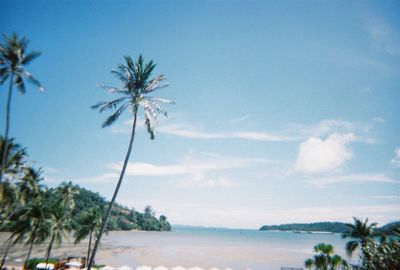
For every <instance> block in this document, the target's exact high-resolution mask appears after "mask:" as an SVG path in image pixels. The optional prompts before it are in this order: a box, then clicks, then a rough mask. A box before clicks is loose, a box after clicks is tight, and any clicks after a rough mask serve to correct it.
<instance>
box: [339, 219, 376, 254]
mask: <svg viewBox="0 0 400 270" xmlns="http://www.w3.org/2000/svg"><path fill="white" fill-rule="evenodd" d="M346 226H347V227H348V228H349V229H348V230H347V231H345V232H344V233H343V235H342V237H343V238H351V239H353V240H350V241H349V242H347V243H346V252H347V253H348V255H352V254H353V252H354V251H355V250H356V249H357V248H358V246H359V244H361V248H364V247H366V246H367V245H368V243H369V242H373V238H374V237H376V236H378V233H377V232H376V226H377V223H371V224H368V218H366V219H365V220H364V221H363V220H362V219H359V218H356V217H354V224H351V223H349V224H346Z"/></svg>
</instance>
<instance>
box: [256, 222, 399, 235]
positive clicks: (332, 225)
mask: <svg viewBox="0 0 400 270" xmlns="http://www.w3.org/2000/svg"><path fill="white" fill-rule="evenodd" d="M396 225H397V226H400V221H397V222H393V223H389V224H387V225H385V226H382V227H381V228H377V229H376V232H377V233H380V232H382V233H385V234H386V235H393V234H394V233H395V228H396ZM260 230H261V231H270V230H276V231H303V232H332V233H344V232H346V231H348V230H349V224H346V223H343V222H315V223H291V224H282V225H264V226H262V227H261V228H260Z"/></svg>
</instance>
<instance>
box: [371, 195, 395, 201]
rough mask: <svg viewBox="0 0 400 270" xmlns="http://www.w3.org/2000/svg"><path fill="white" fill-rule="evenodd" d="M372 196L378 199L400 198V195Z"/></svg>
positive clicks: (391, 199)
mask: <svg viewBox="0 0 400 270" xmlns="http://www.w3.org/2000/svg"><path fill="white" fill-rule="evenodd" d="M372 198H374V199H379V200H389V201H398V200H400V195H377V196H372Z"/></svg>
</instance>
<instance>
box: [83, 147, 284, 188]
mask: <svg viewBox="0 0 400 270" xmlns="http://www.w3.org/2000/svg"><path fill="white" fill-rule="evenodd" d="M268 163H279V161H274V160H269V159H260V158H236V157H227V156H221V155H216V154H212V153H202V154H200V155H198V156H194V155H193V154H191V155H188V156H186V157H185V158H183V159H182V160H181V161H179V162H177V163H175V164H169V165H159V164H152V163H144V162H129V163H128V166H127V168H126V171H125V175H126V176H155V177H162V176H181V178H180V179H178V180H177V182H176V186H177V187H229V186H231V185H232V182H231V181H230V180H228V179H227V178H226V177H223V176H212V175H211V173H213V172H222V171H224V170H233V169H240V168H247V167H251V166H256V165H259V164H268ZM106 167H107V169H109V170H111V171H109V172H107V173H104V174H102V175H99V176H92V177H84V178H80V179H77V181H78V182H90V183H106V182H115V181H116V179H117V178H118V176H119V172H120V170H121V168H122V162H115V163H110V164H107V165H106Z"/></svg>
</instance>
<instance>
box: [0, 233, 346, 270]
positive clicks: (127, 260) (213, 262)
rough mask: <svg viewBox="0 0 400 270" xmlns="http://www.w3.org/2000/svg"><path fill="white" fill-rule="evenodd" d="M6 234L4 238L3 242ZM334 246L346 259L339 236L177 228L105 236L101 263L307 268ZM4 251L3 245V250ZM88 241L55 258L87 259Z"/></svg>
mask: <svg viewBox="0 0 400 270" xmlns="http://www.w3.org/2000/svg"><path fill="white" fill-rule="evenodd" d="M5 237H6V234H5V233H2V234H1V240H2V241H3V242H4V239H5ZM320 242H324V243H330V244H332V245H333V246H334V247H335V252H336V253H338V254H339V255H341V256H345V252H344V245H345V242H346V241H345V240H343V239H341V237H340V235H339V234H296V233H293V232H271V231H257V230H239V229H212V228H189V227H187V228H184V227H178V228H174V229H173V231H172V232H145V231H113V232H110V233H109V234H108V235H106V236H105V237H104V240H102V244H101V247H100V249H99V251H98V254H97V258H96V263H98V264H107V265H112V266H114V267H119V266H122V265H127V266H130V267H134V268H135V267H138V266H141V265H147V266H150V267H157V266H161V265H162V266H165V267H168V268H172V267H175V266H183V267H186V268H189V267H194V266H198V267H201V268H204V269H209V268H213V267H217V268H220V269H225V268H232V269H234V270H235V269H247V268H250V269H253V270H261V269H267V270H274V269H280V267H282V266H287V267H303V262H304V260H305V259H306V258H309V257H311V256H312V255H313V252H312V250H313V246H314V245H316V244H318V243H320ZM3 248H4V247H3ZM45 248H46V247H45V246H44V245H43V246H40V247H35V248H34V250H33V254H32V257H38V256H43V255H44V253H45ZM26 250H27V248H26V247H24V246H22V245H17V246H16V247H15V248H13V249H12V250H11V252H10V258H14V259H15V258H20V259H24V256H25V255H26ZM86 252H87V242H86V241H83V242H81V243H80V244H78V245H74V244H73V240H72V239H69V240H67V241H65V242H64V243H63V244H62V245H61V247H56V248H54V249H53V251H52V257H66V256H71V255H81V256H85V255H86Z"/></svg>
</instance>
